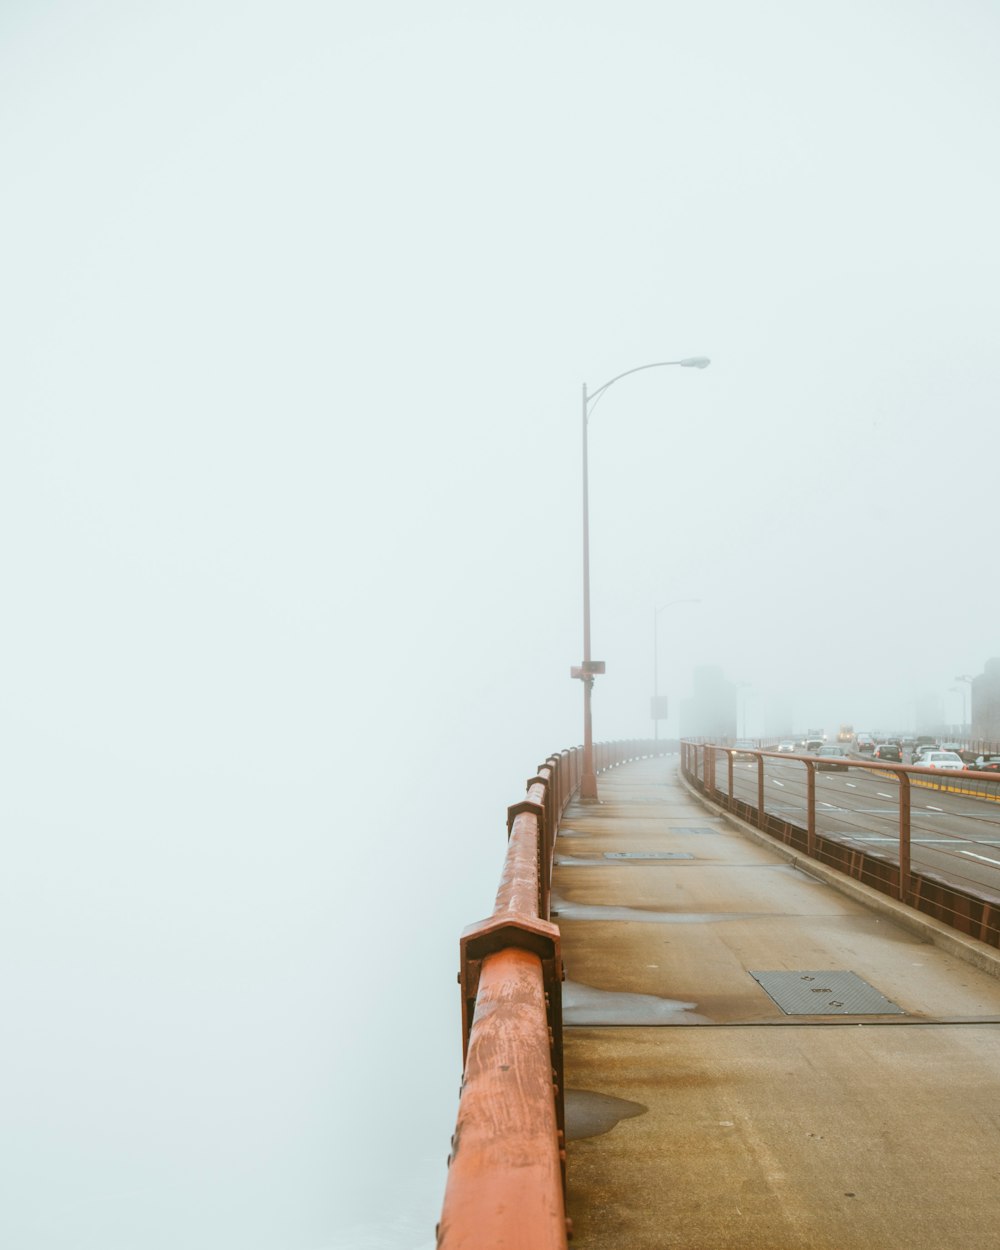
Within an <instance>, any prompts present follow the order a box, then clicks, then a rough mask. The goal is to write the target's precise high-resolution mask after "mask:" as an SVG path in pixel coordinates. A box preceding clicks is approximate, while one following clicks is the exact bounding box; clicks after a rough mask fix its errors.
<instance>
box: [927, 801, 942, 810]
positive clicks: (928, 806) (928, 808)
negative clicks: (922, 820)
mask: <svg viewBox="0 0 1000 1250" xmlns="http://www.w3.org/2000/svg"><path fill="white" fill-rule="evenodd" d="M927 810H928V811H929V812H943V811H944V808H943V807H931V805H930V803H928V804H927Z"/></svg>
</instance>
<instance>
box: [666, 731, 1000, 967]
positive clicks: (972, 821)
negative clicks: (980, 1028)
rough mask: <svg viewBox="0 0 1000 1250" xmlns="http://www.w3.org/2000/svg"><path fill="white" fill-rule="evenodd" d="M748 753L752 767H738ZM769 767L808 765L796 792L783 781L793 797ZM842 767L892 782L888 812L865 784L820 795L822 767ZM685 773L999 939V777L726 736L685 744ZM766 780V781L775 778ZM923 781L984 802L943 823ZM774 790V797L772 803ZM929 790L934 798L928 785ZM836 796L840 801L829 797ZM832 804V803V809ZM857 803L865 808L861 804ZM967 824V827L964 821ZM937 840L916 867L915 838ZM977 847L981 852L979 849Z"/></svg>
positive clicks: (904, 897) (820, 853) (858, 870)
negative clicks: (759, 745) (741, 742)
mask: <svg viewBox="0 0 1000 1250" xmlns="http://www.w3.org/2000/svg"><path fill="white" fill-rule="evenodd" d="M737 761H742V763H743V764H744V765H745V766H746V769H748V770H749V775H747V772H746V771H739V772H738V770H737ZM769 767H776V768H777V767H780V768H783V769H789V768H791V767H794V768H795V769H801V770H802V778H803V780H802V781H797V780H796V781H794V784H795V786H796V789H795V791H794V792H793V791H792V790H791V789H788V788H786V789H783V790H782V792H781V793H782V795H783V798H784V801H783V802H781V803H780V804H776V803H775V802H774V801H773V798H774V795H775V794H776V793H777V792H776V791H775V790H773V789H771V788H770V786H771V784H772V783H773V784H777V785H781V786H786V787H787V786H788V785H789V783H792V782H793V780H794V779H793V777H792V775H791V774H788V773H784V774H783V776H784V778H785V779H784V780H780V779H779V780H777V781H776V779H775V777H774V776H767V775H766V770H767V769H768V768H769ZM820 770H833V771H835V772H839V773H843V774H844V775H845V776H846V775H848V774H853V775H854V776H855V778H856V780H857V781H860V779H861V777H862V776H875V777H878V778H879V779H880V781H881V783H882V784H883V785H886V786H887V787H888V790H887V792H886V793H879V794H878V796H877V798H876V799H875V802H876V803H877V802H878V799H884V800H885V803H884V804H882V805H881V806H883V807H884V811H883V812H882V813H878V812H877V811H876V809H874V808H872V807H871V806H865V804H871V803H872V797H871V795H868V796H867V797H863V796H862V792H861V790H860V789H859V788H858V786H857V785H854V784H852V783H850V782H849V783H848V785H851V787H852V789H853V790H855V791H856V794H857V796H858V797H857V800H856V801H855V800H853V799H852V797H851V796H849V795H848V793H847V791H846V790H841V791H838V792H837V794H836V796H834V795H833V794H832V793H825V794H824V795H823V796H820V795H819V793H818V787H817V782H818V773H819V771H820ZM681 771H682V773H683V774H684V776H685V777H686V778H687V780H688V781H689V782H690V783H691V784H692V785H693V786H694V787H695V789H697V790H698V791H700V793H702V794H703V795H704V796H705V797H706V798H707V799H709V800H711V801H713V802H715V803H718V804H719V805H720V806H722V807H723V808H725V809H726V810H727V811H729V812H731V813H732V814H733V815H735V816H738V817H739V818H740V819H741V820H744V821H746V822H747V823H749V824H751V825H754V826H756V827H757V828H758V829H761V830H763V831H764V832H765V833H769V834H771V835H772V836H774V837H776V838H779V839H780V840H781V841H782V842H784V843H785V844H786V845H788V846H789V847H792V848H793V849H794V850H795V851H797V852H801V853H803V854H805V855H806V856H808V857H809V858H811V859H815V860H817V861H819V862H820V863H824V864H826V865H827V866H829V867H831V868H835V869H837V870H838V871H839V872H844V873H846V874H848V875H849V876H852V877H854V878H856V879H857V880H859V881H861V882H863V883H864V884H865V885H868V886H871V887H872V888H873V889H875V890H878V891H880V892H881V893H884V894H888V895H890V896H892V897H893V898H895V899H898V900H899V901H900V902H902V903H905V904H907V905H908V906H910V907H913V908H915V909H917V910H919V911H922V912H925V913H927V914H928V915H930V916H933V917H934V918H935V919H937V920H941V921H943V922H944V923H945V924H947V925H950V926H951V927H952V928H955V929H958V930H960V931H961V932H963V933H966V934H969V935H970V936H971V937H974V938H977V939H978V940H979V941H982V942H986V943H987V944H988V945H990V946H1000V885H998V884H997V874H996V872H995V870H994V869H995V865H996V864H997V862H998V861H997V858H996V850H995V847H996V843H997V840H998V836H1000V775H997V774H984V773H974V772H967V771H958V770H956V771H955V772H940V771H937V770H935V769H932V768H928V767H922V766H921V765H919V764H917V765H911V764H895V763H889V762H888V761H883V760H872V759H868V758H865V759H859V758H856V757H854V756H848V757H845V758H843V759H841V760H837V761H832V760H831V759H830V758H827V759H823V758H821V757H819V756H813V755H805V754H799V753H796V754H794V755H783V754H779V753H778V752H775V751H767V750H757V749H751V748H744V749H737V748H733V747H730V746H720V745H718V744H717V743H704V742H693V741H684V742H682V743H681ZM766 783H767V785H766ZM914 787H916V788H918V789H919V790H922V791H925V792H927V791H931V790H933V791H936V792H937V793H938V794H940V795H945V794H959V795H962V796H967V797H968V798H970V799H972V800H973V801H976V800H978V801H979V804H978V808H977V809H976V810H965V811H961V812H957V813H954V814H953V816H952V820H951V822H950V824H949V825H945V824H944V823H943V817H944V815H945V813H944V811H943V809H941V808H939V807H934V806H932V805H929V804H924V805H923V806H922V807H921V808H920V809H918V808H917V805H916V802H915V798H916V796H915V795H914V794H913V789H914ZM768 797H770V798H771V800H772V801H771V802H768ZM924 797H925V798H931V797H934V795H933V794H929V793H925V794H924ZM831 798H835V802H834V803H831V802H829V801H827V800H830V799H831ZM824 809H829V812H828V811H825V810H824ZM855 809H857V810H855ZM830 812H832V813H835V821H834V828H833V829H832V830H831V829H829V827H828V828H827V829H826V831H824V830H823V828H821V823H820V817H827V819H828V820H829V819H834V818H833V817H832V816H830V815H829V813H830ZM879 814H881V816H882V818H883V824H882V825H880V828H884V827H885V824H884V822H885V821H886V820H887V819H888V820H892V821H894V823H895V834H894V836H892V837H885V838H883V837H872V835H871V830H872V828H873V825H872V820H873V816H878V815H879ZM959 825H960V826H961V827H959ZM919 843H924V844H928V843H929V844H933V848H934V861H933V863H934V866H933V867H930V866H927V865H924V866H922V867H919V868H918V867H916V866H914V863H913V848H914V845H915V844H919ZM970 847H976V848H977V849H976V850H970V849H969V848H970Z"/></svg>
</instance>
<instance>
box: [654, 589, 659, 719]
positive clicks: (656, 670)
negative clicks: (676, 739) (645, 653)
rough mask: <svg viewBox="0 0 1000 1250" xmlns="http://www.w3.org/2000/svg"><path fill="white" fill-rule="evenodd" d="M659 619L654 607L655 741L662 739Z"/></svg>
mask: <svg viewBox="0 0 1000 1250" xmlns="http://www.w3.org/2000/svg"><path fill="white" fill-rule="evenodd" d="M658 619H659V613H658V612H657V611H656V608H653V741H654V742H659V740H660V718H659V711H660V708H659V700H660V671H659V638H658V637H657V635H658V633H659V631H658V630H657V628H656V623H657V621H658Z"/></svg>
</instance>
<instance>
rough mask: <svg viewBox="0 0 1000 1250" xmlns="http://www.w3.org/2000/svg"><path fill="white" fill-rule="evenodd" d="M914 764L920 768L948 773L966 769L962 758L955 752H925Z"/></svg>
mask: <svg viewBox="0 0 1000 1250" xmlns="http://www.w3.org/2000/svg"><path fill="white" fill-rule="evenodd" d="M914 763H916V764H917V766H918V767H919V768H939V769H943V770H944V771H947V772H961V771H962V770H963V769H964V768H965V764H964V763H963V761H962V757H961V756H960V755H958V754H957V753H956V752H955V751H925V752H924V753H923V754H922V755H921V756H920V758H919V759H918V760H915V761H914Z"/></svg>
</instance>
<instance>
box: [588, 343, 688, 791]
mask: <svg viewBox="0 0 1000 1250" xmlns="http://www.w3.org/2000/svg"><path fill="white" fill-rule="evenodd" d="M710 363H711V362H710V361H709V359H708V357H707V356H687V357H685V358H684V359H683V360H657V361H654V362H653V363H652V364H648V365H637V366H636V368H634V369H626V370H625V372H624V373H618V374H616V375H615V376H614V377H613V378H612V379H611V380H610V381H608V382H605V383H604V385H603V386H599V387H598V388H597V390H596V391H591V392H590V393H589V394H588V393H587V384H586V382H584V384H583V405H582V416H583V423H582V424H583V664H582V665H581V666H580V668H579V669H575V668H574V669H572V670H571V675H572V676H573V677H579V678H580V680H581V681H582V682H583V771H582V774H581V777H580V799H581V800H582V801H583V802H585V803H596V802H597V801H598V794H597V773H596V771H595V769H594V735H593V720H592V715H591V693H592V691H593V686H594V678H595V677H596V676H597V674H598V673H603V672H604V663H603V661H595V660H593V659H592V658H591V654H590V487H589V482H588V463H587V426H588V424H589V421H590V412H591V409H592V407H593V406H594V405H595V404H596V403H597V401H598V400H599V399H600V398H601V396H602V395H603V394H604V392H605V391H606V390H607V389H608V387H609V386H613V385H614V384H615V383H616V382H617V381H619V380H620V379H621V378H626V377H628V375H629V374H630V373H640V372H641V371H642V370H643V369H661V368H664V367H666V366H668V365H679V366H681V367H682V368H685V369H705V368H707V367H708V365H709V364H710Z"/></svg>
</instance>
